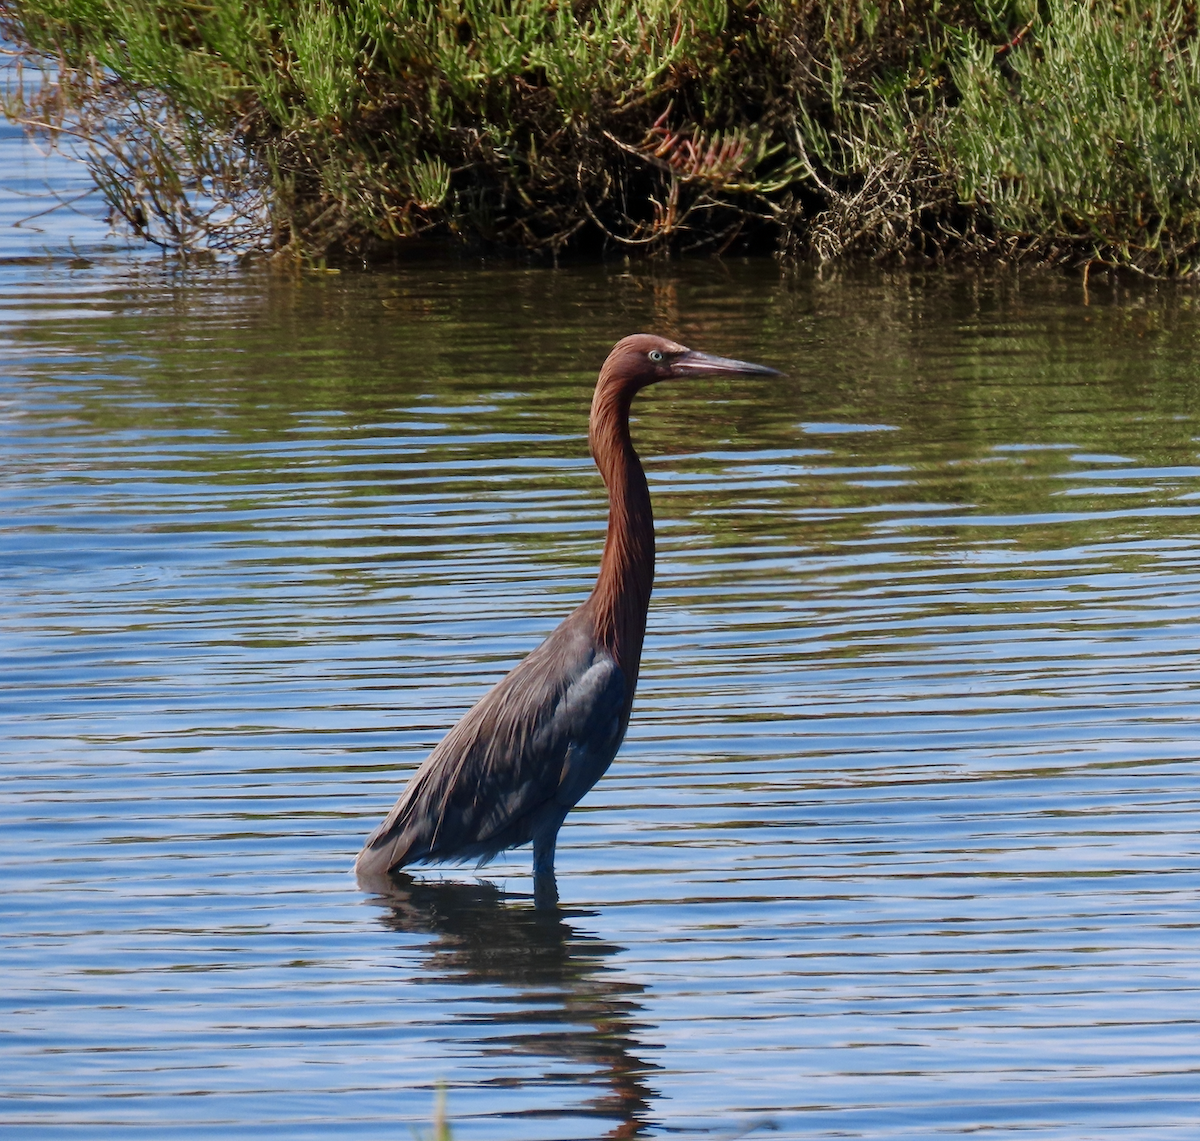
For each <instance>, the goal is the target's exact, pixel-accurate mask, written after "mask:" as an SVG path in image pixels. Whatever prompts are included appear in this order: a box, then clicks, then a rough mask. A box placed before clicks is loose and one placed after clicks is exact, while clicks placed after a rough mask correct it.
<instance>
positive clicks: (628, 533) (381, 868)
mask: <svg viewBox="0 0 1200 1141" xmlns="http://www.w3.org/2000/svg"><path fill="white" fill-rule="evenodd" d="M778 375H779V373H777V372H776V371H775V370H774V369H770V368H764V367H763V366H762V365H756V364H749V363H748V362H746V361H735V360H727V359H725V358H724V357H712V356H708V355H706V354H705V353H697V352H693V351H692V350H691V349H687V348H684V347H683V345H677V344H675V343H674V342H673V341H668V340H664V339H663V338H662V337H652V336H649V335H646V334H641V335H638V336H633V337H626V338H625V339H624V340H623V341H619V342H618V343H617V345H616V346H615V347H614V348H613V350H612V352H611V353H609V354H608V359H607V360H606V361H605V362H604V367H603V368H601V370H600V379H599V381H598V382H597V383H596V394H595V396H594V397H593V398H592V414H591V420H590V422H589V426H588V441H589V443H590V445H591V449H592V458H593V459H594V460H595V461H596V466H597V467H598V468H599V469H600V474H601V475H602V476H603V477H604V483H605V486H606V487H607V488H608V535H607V537H606V539H605V541H604V554H603V555H602V556H601V559H600V573H599V575H598V576H597V578H596V586H595V588H594V589H593V590H592V593H591V594H590V595H589V596H588V599H587V601H586V602H585V603H584V604H583V605H582V606H580V607H579V609H578V610H576V611H575V612H574V613H573V614H571V615H569V616H568V617H567V618H566V619H565V620H564V621H563V623H562V624H561V625H560V626H559V627H558V629H557V630H555V631H554V632H553V633H552V634H551V635H550V637H548V638H547V639H546V640H545V641H544V642H543V643H542V644H541V645H540V646H538V648H537V649H536V650H534V651H533V653H531V654H530V655H529V656H528V657H527V658H525V659H524V661H522V662H520V663H519V664H518V665H517V666H516V667H515V668H514V669H513V670H512V672H511V673H510V674H509V675H508V676H507V677H505V678H504V679H503V680H502V681H501V682H500V683H499V684H498V685H496V686H495V687H494V688H493V689H491V690H490V691H489V692H487V693H486V694H484V695H483V697H481V698H480V699H479V701H477V702H476V703H475V705H474V706H472V707H471V709H469V710H468V711H467V712H466V714H465V715H464V716H463V718H462V720H461V721H459V723H458V724H457V725H455V726H454V728H453V729H451V730H450V732H449V733H447V734H446V736H445V737H443V738H442V742H441V744H439V745H438V746H437V748H435V749H434V750H433V752H432V753H430V754H429V757H428V759H427V760H426V761H425V763H424V764H423V765H422V766H421V767H420V768H419V769H418V770H417V771H416V773H415V774H413V777H412V779H411V780H410V781H409V782H408V786H407V787H406V788H405V790H404V792H403V793H401V795H400V799H399V800H398V801H396V805H395V807H394V808H393V809H392V810H391V812H389V813H388V814H387V817H386V818H385V819H384V821H383V823H382V824H380V825H379V827H378V828H376V829H375V831H374V832H372V833H371V835H370V836H369V837H368V838H367V842H366V844H364V845H363V850H362V851H361V852H360V853H359V854H358V861H357V863H356V865H355V867H356V869H357V870H358V872H359V874H360V876H363V877H365V878H367V879H369V878H371V877H373V876H377V875H380V874H385V873H387V872H389V871H392V870H393V869H396V868H402V867H405V866H407V865H409V864H432V863H440V862H443V861H449V862H462V861H465V860H478V861H479V864H480V865H483V864H485V863H487V862H488V861H489V860H490V859H492V858H493V857H494V856H496V855H498V854H499V853H500V852H502V851H504V850H505V849H506V848H513V847H516V846H517V845H518V844H524V843H525V842H526V841H528V840H532V841H533V872H534V896H535V899H537V900H538V901H539V902H552V901H553V900H555V899H557V890H556V887H555V882H554V845H555V841H556V840H557V838H558V829H559V827H560V826H561V825H562V822H563V820H564V819H565V817H566V815H567V813H568V812H569V811H570V810H571V809H572V808H574V807H575V805H576V804H577V803H578V802H579V801H580V799H581V798H582V797H583V795H584V794H585V793H586V792H587V791H588V790H589V789H590V788H591V787H592V785H594V784H595V783H596V781H598V780H599V779H600V778H601V777H602V776H603V775H604V773H605V771H606V770H607V769H608V766H609V765H610V764H611V763H612V759H613V757H614V756H616V752H617V749H618V748H619V747H620V745H621V740H622V738H623V737H624V736H625V728H626V726H627V725H628V724H629V712H630V709H631V707H632V705H633V691H634V688H635V687H636V686H637V678H638V666H639V664H640V663H641V658H642V639H643V637H644V636H645V633H646V610H647V607H648V606H649V604H650V588H651V586H652V585H653V582H654V517H653V515H652V514H651V511H650V489H649V488H648V487H647V486H646V475H645V473H644V472H643V471H642V465H641V463H640V461H639V460H638V457H637V453H636V452H635V451H634V450H633V442H632V441H631V440H630V438H629V406H630V404H631V403H632V401H633V398H634V396H635V395H636V394H637V393H638V392H639V391H641V389H643V388H645V387H646V386H647V385H650V384H655V383H656V382H658V381H660V380H672V379H674V378H676V377H695V376H778Z"/></svg>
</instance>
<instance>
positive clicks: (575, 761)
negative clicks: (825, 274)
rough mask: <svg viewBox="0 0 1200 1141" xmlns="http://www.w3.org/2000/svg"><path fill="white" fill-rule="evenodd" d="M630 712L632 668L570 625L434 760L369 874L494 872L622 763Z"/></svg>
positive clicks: (381, 836) (463, 724) (385, 827)
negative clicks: (421, 868) (493, 864)
mask: <svg viewBox="0 0 1200 1141" xmlns="http://www.w3.org/2000/svg"><path fill="white" fill-rule="evenodd" d="M566 625H567V624H564V626H566ZM624 706H625V679H624V676H623V675H622V673H621V669H620V667H619V666H618V665H617V664H616V662H614V661H613V660H612V658H611V657H609V656H608V655H607V654H605V653H603V652H597V651H596V649H595V647H594V645H593V643H592V642H591V639H589V638H586V637H583V636H581V635H580V633H579V632H578V631H576V630H571V629H569V628H567V629H564V627H562V626H560V627H559V629H558V630H556V631H555V632H554V634H552V635H551V636H550V637H549V638H548V639H547V640H546V641H545V642H543V643H542V645H541V646H539V647H538V648H537V649H536V650H535V651H534V652H533V653H532V654H530V655H529V656H528V657H527V658H526V659H525V660H524V661H522V662H521V663H519V664H518V665H517V666H516V668H515V669H513V671H512V672H511V673H509V674H508V676H507V677H505V678H504V679H503V680H501V681H500V682H499V683H498V684H497V685H496V686H495V687H494V688H493V689H491V690H490V691H489V692H488V693H486V694H485V695H484V696H483V697H482V698H481V699H480V700H479V701H478V702H477V703H476V704H475V705H474V706H472V708H471V709H470V710H468V711H467V713H466V714H464V716H463V717H462V719H461V720H460V721H459V722H458V724H456V725H455V726H454V727H453V728H452V729H451V730H450V731H449V732H448V733H447V734H446V736H445V737H444V738H443V739H442V741H441V742H440V743H439V744H438V745H437V747H436V748H435V749H434V750H433V752H432V753H430V755H429V757H428V758H427V759H426V761H425V763H424V764H422V765H421V767H420V768H419V769H418V770H417V772H416V773H415V774H414V775H413V777H412V779H411V780H410V782H409V784H408V786H407V787H406V788H405V790H404V792H403V793H402V794H401V796H400V799H399V800H398V801H397V802H396V804H395V806H394V807H393V808H392V810H391V812H389V813H388V815H387V817H386V818H385V819H384V820H383V822H382V823H381V824H380V825H379V827H378V828H376V829H375V831H374V832H373V833H372V834H371V835H370V837H368V839H367V842H366V844H365V845H364V847H363V850H362V852H361V853H359V857H358V865H357V866H358V868H359V869H360V870H361V871H366V872H383V871H388V870H391V869H392V868H398V867H403V866H405V865H407V864H414V863H431V862H439V861H443V860H448V861H458V862H461V861H464V860H470V859H478V860H479V861H480V862H481V863H484V862H486V861H487V860H489V859H491V858H492V857H493V856H495V855H496V854H498V853H499V852H501V851H503V850H504V849H505V848H511V847H513V846H515V845H517V844H522V843H524V842H526V841H527V840H529V839H531V838H532V836H533V833H534V831H536V830H537V829H538V828H539V827H540V826H542V825H544V824H546V823H547V822H550V821H553V823H554V826H555V827H557V824H558V823H559V822H561V820H562V817H563V816H565V815H566V812H567V811H568V810H569V809H570V808H571V807H572V805H574V804H575V803H576V802H577V801H578V800H579V799H580V797H582V796H583V795H584V793H586V792H587V791H588V789H590V788H591V787H592V785H593V784H595V782H596V781H597V780H598V779H599V778H600V777H601V776H602V775H603V773H604V771H605V770H606V769H607V768H608V766H609V764H610V763H611V761H612V758H613V756H614V755H615V754H616V751H617V748H618V747H619V746H620V743H621V737H622V736H623V730H624V725H623V724H622V722H623V709H624Z"/></svg>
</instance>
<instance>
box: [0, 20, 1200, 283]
mask: <svg viewBox="0 0 1200 1141" xmlns="http://www.w3.org/2000/svg"><path fill="white" fill-rule="evenodd" d="M0 31H2V32H3V34H4V35H5V37H6V38H7V39H9V40H10V41H11V42H12V43H13V44H15V45H17V48H18V50H19V52H20V53H21V58H22V61H23V62H24V63H25V64H26V65H38V64H40V65H42V66H43V68H44V70H42V71H40V72H37V73H36V75H37V78H35V79H33V80H32V81H27V82H26V83H25V84H24V85H23V88H22V90H21V91H20V92H18V94H17V95H15V96H12V97H10V99H9V102H8V105H7V107H6V110H7V111H8V113H9V114H10V115H11V116H12V117H14V118H18V119H20V120H22V121H24V122H26V123H29V124H32V125H33V126H34V127H35V128H38V129H41V130H44V131H48V132H50V133H51V134H54V135H56V136H58V137H62V138H70V139H72V140H74V145H75V146H76V147H77V148H78V149H80V150H81V151H82V152H83V153H84V155H85V156H86V157H87V159H88V161H89V163H90V166H91V169H92V170H93V171H94V173H95V177H96V180H97V183H98V184H99V186H100V187H101V189H102V190H103V192H104V194H105V195H106V197H107V198H108V200H109V202H110V203H111V205H112V207H113V210H114V212H115V213H116V214H117V215H119V216H121V217H123V218H124V219H126V220H127V221H128V222H129V224H130V225H131V226H132V227H133V228H134V229H135V230H136V231H137V232H139V233H141V234H143V235H145V236H146V237H148V238H149V239H150V240H152V241H156V242H159V243H161V244H163V245H164V246H167V247H172V248H180V249H184V250H190V249H200V248H205V247H207V248H216V249H221V250H227V251H232V252H236V253H239V254H249V253H264V254H272V255H275V256H301V257H307V258H315V257H326V256H341V257H345V256H361V257H364V258H373V257H380V256H390V255H391V254H394V253H395V252H396V251H397V250H401V249H403V248H404V246H405V244H406V243H410V242H411V240H412V239H413V238H414V237H417V236H419V235H422V234H451V235H456V236H457V237H458V238H460V239H461V240H466V241H470V242H474V243H479V244H482V245H484V246H487V247H490V248H522V249H528V250H535V251H545V252H547V253H549V254H553V255H555V256H557V255H558V254H560V253H561V252H563V251H581V252H595V251H597V250H600V249H603V248H608V249H614V248H615V249H639V250H644V251H647V252H663V251H668V250H671V251H686V250H689V249H704V250H710V251H719V250H722V249H726V248H755V249H760V250H761V249H778V250H781V251H782V252H784V253H785V254H787V255H788V256H791V257H795V258H799V259H813V260H816V261H822V262H823V261H829V260H833V259H837V258H841V257H846V256H852V255H859V256H870V257H877V258H878V257H892V256H895V257H900V256H906V257H921V258H933V259H943V258H946V257H953V256H957V257H997V256H999V257H1003V258H1013V259H1015V258H1025V259H1033V260H1038V261H1052V262H1064V261H1065V262H1069V263H1073V264H1076V265H1081V266H1088V267H1091V266H1093V265H1098V266H1105V267H1118V266H1119V267H1128V268H1132V269H1135V270H1138V271H1140V272H1144V273H1151V274H1178V275H1188V274H1192V273H1195V272H1196V271H1197V270H1198V269H1200V214H1198V211H1200V151H1198V148H1200V51H1198V47H1197V29H1196V6H1195V3H1194V2H1188V3H1179V2H1176V3H1169V2H1167V0H1142V2H1141V3H1140V4H1133V3H1122V2H1110V3H1101V2H1099V0H1095V2H1092V3H1087V2H1084V3H1079V2H1071V0H959V2H953V0H912V2H909V3H902V2H899V0H878V2H872V0H644V2H642V3H636V4H635V3H630V2H627V0H576V2H575V3H574V4H571V3H567V2H566V0H442V2H436V0H394V2H387V0H264V2H262V3H257V4H252V5H248V4H244V3H242V2H241V0H236V2H235V0H207V2H201V0H170V2H165V3H149V2H147V0H20V2H14V0H0ZM28 74H29V72H28V67H27V68H26V75H27V76H28Z"/></svg>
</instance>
